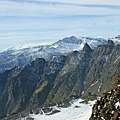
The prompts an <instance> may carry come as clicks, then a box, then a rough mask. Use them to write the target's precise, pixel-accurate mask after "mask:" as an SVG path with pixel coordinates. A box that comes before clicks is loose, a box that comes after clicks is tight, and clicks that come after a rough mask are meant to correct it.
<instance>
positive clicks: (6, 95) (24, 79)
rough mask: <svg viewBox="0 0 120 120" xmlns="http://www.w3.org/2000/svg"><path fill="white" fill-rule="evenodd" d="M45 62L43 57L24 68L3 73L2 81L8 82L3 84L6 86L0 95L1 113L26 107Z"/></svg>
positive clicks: (16, 68) (17, 110)
mask: <svg viewBox="0 0 120 120" xmlns="http://www.w3.org/2000/svg"><path fill="white" fill-rule="evenodd" d="M45 64H46V62H45V60H44V59H42V58H41V59H37V60H36V61H34V62H32V63H31V64H30V65H26V66H25V67H23V68H18V67H15V68H13V69H11V70H9V71H6V72H5V73H3V74H1V76H0V78H1V82H2V83H3V81H5V82H6V83H5V84H1V86H2V87H4V88H3V89H2V90H1V96H0V114H1V115H4V114H7V113H11V112H12V113H14V112H19V111H21V110H23V109H25V108H26V106H27V103H28V101H29V99H30V97H31V96H32V94H33V91H34V90H35V88H36V85H37V84H38V80H39V79H41V76H42V74H43V71H44V68H45ZM4 76H5V77H4Z"/></svg>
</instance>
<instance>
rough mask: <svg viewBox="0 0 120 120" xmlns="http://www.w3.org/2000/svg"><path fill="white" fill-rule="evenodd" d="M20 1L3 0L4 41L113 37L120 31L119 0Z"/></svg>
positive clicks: (1, 31) (0, 30) (0, 12)
mask: <svg viewBox="0 0 120 120" xmlns="http://www.w3.org/2000/svg"><path fill="white" fill-rule="evenodd" d="M20 1H21V0H9V1H8V0H1V1H0V42H3V44H4V43H7V42H6V41H7V40H11V41H15V40H16V43H21V44H22V43H27V42H28V41H31V42H33V43H34V42H38V40H40V42H43V41H45V40H51V41H55V40H58V39H61V38H62V37H65V36H70V35H77V36H79V35H80V36H81V35H83V36H84V35H85V36H98V35H102V36H105V37H109V36H110V37H111V36H114V35H117V34H118V33H119V27H118V24H119V19H120V17H119V16H120V10H119V9H120V1H119V0H116V2H115V1H112V0H44V1H43V0H24V2H23V0H22V2H20ZM106 31H107V32H106ZM3 36H4V39H3ZM12 44H14V42H12ZM8 46H9V44H8ZM1 48H2V47H1ZM1 48H0V49H1Z"/></svg>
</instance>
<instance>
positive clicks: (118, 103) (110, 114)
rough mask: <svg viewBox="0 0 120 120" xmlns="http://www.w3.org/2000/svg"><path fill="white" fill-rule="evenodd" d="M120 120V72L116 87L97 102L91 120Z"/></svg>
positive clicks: (115, 83)
mask: <svg viewBox="0 0 120 120" xmlns="http://www.w3.org/2000/svg"><path fill="white" fill-rule="evenodd" d="M119 119H120V72H119V73H118V75H117V77H116V79H115V82H114V85H113V86H112V87H111V89H110V90H109V91H107V92H105V93H104V94H103V95H102V97H101V98H100V99H99V100H97V101H96V103H95V104H94V106H93V108H92V115H91V118H90V120H119Z"/></svg>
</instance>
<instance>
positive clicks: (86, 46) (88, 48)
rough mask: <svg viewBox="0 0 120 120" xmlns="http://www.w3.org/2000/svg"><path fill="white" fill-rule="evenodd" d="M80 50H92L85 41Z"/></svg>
mask: <svg viewBox="0 0 120 120" xmlns="http://www.w3.org/2000/svg"><path fill="white" fill-rule="evenodd" d="M82 50H83V51H87V52H92V49H91V47H90V46H89V45H88V44H87V43H85V45H84V47H83V49H82Z"/></svg>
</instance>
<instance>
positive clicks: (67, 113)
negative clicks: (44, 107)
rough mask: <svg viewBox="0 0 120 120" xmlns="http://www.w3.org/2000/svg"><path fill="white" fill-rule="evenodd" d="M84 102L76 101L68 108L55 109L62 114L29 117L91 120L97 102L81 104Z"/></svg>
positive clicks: (48, 119) (52, 119)
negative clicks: (93, 107)
mask: <svg viewBox="0 0 120 120" xmlns="http://www.w3.org/2000/svg"><path fill="white" fill-rule="evenodd" d="M82 101H83V100H81V99H78V100H75V101H74V102H73V103H72V104H71V106H70V107H67V108H58V107H55V109H57V110H60V112H59V113H56V114H53V115H46V114H45V113H44V114H43V115H40V114H38V115H34V114H31V115H29V117H32V118H34V119H35V120H89V118H90V116H91V113H92V106H93V104H94V103H95V101H89V102H88V104H86V103H80V102H82Z"/></svg>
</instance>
